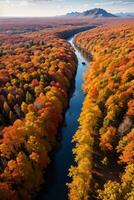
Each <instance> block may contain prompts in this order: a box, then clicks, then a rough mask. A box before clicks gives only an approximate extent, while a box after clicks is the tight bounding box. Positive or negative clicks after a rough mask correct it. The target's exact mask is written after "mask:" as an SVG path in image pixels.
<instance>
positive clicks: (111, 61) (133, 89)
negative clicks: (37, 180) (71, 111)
mask: <svg viewBox="0 0 134 200" xmlns="http://www.w3.org/2000/svg"><path fill="white" fill-rule="evenodd" d="M74 42H75V44H76V46H77V47H78V48H80V49H81V50H82V51H86V52H88V53H90V54H92V57H93V60H92V62H91V64H90V66H89V67H88V69H87V70H86V72H85V74H84V84H83V90H84V92H85V94H86V96H85V101H84V104H83V108H82V112H81V115H80V118H79V123H80V125H79V129H78V131H77V132H76V133H75V135H74V138H73V141H74V142H75V143H76V146H75V148H74V149H73V153H74V155H75V161H76V166H71V168H70V173H69V176H70V177H72V182H71V183H69V184H68V187H69V199H71V200H75V199H76V200H87V199H90V198H91V199H92V198H93V197H90V195H89V194H91V193H92V192H94V191H92V189H91V188H93V187H92V186H93V183H94V180H93V179H94V177H93V170H94V166H95V163H93V160H94V151H95V149H96V146H97V144H98V147H97V150H98V153H99V154H100V153H101V156H102V157H103V155H105V156H107V157H106V158H105V159H104V160H105V161H106V160H107V161H108V162H110V160H111V159H113V160H115V164H114V165H116V166H117V167H118V168H119V167H120V171H119V173H118V174H117V175H116V180H112V179H111V177H112V176H111V177H110V176H109V177H108V178H105V176H106V173H104V182H105V183H101V185H100V187H99V190H98V191H97V192H94V193H95V196H96V199H97V198H98V199H103V200H107V199H110V200H120V199H126V200H132V199H133V198H134V190H133V185H134V177H133V174H134V129H133V120H134V25H133V24H131V23H126V24H122V23H117V24H115V25H110V26H108V25H107V26H102V27H98V28H96V29H94V30H90V31H87V32H83V33H79V34H78V35H77V36H76V37H75V39H74ZM98 159H99V157H98ZM100 165H101V164H100ZM109 170H110V167H109ZM103 171H104V170H103ZM111 173H113V172H111ZM117 179H118V180H117ZM95 181H96V180H95ZM98 184H99V183H98ZM102 184H103V187H104V189H102Z"/></svg>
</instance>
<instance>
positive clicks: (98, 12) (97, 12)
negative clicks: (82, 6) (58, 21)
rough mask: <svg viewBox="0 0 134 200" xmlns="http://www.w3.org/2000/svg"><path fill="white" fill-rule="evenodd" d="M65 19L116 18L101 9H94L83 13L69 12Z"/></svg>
mask: <svg viewBox="0 0 134 200" xmlns="http://www.w3.org/2000/svg"><path fill="white" fill-rule="evenodd" d="M66 16H67V17H91V18H105V17H106V18H107V17H117V16H116V15H113V14H111V13H108V12H107V11H106V10H104V9H101V8H94V9H91V10H86V11H84V12H71V13H67V14H66Z"/></svg>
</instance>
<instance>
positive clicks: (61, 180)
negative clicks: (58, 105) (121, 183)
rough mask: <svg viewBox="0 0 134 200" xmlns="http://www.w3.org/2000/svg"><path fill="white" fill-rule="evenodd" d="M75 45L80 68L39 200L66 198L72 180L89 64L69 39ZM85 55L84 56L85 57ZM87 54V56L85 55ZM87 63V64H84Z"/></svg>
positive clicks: (71, 42) (60, 199) (73, 83)
mask: <svg viewBox="0 0 134 200" xmlns="http://www.w3.org/2000/svg"><path fill="white" fill-rule="evenodd" d="M68 41H69V42H70V44H71V45H72V46H73V47H74V49H75V53H76V56H77V59H78V68H77V72H76V76H75V79H74V80H73V82H72V88H71V91H70V101H69V106H68V109H67V111H66V113H65V117H64V123H63V126H62V127H61V130H60V138H59V143H58V145H57V148H56V150H55V151H54V156H53V159H52V162H51V164H50V165H49V167H48V169H47V172H46V174H45V182H46V183H45V185H44V187H43V188H42V190H41V192H40V193H39V194H38V196H37V200H55V199H56V200H66V199H67V187H66V183H67V182H69V181H70V179H69V177H68V176H67V175H68V169H69V167H70V165H73V164H74V159H73V155H72V148H73V147H74V144H73V143H72V142H71V141H72V137H73V135H74V133H75V132H76V130H77V128H78V121H77V120H78V117H79V114H80V112H81V107H82V102H83V100H84V94H83V91H82V88H81V86H82V82H83V78H82V77H83V72H84V71H85V69H86V67H87V66H88V60H89V56H87V55H86V54H85V52H83V53H82V54H81V53H80V51H79V50H78V49H77V48H76V47H75V46H74V44H73V38H70V39H69V40H68ZM83 56H84V57H83ZM85 56H86V57H85ZM82 62H84V63H85V65H83V64H82Z"/></svg>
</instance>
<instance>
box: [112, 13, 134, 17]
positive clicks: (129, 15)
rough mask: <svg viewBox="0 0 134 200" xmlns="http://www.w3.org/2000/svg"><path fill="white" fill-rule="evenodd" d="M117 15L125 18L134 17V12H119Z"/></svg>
mask: <svg viewBox="0 0 134 200" xmlns="http://www.w3.org/2000/svg"><path fill="white" fill-rule="evenodd" d="M116 16H118V17H123V18H126V17H127V18H131V17H132V18H133V17H134V13H117V14H116Z"/></svg>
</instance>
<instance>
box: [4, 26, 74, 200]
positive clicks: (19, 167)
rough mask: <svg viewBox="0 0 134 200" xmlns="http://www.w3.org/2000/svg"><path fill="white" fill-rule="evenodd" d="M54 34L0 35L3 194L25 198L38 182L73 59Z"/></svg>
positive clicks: (64, 98)
mask: <svg viewBox="0 0 134 200" xmlns="http://www.w3.org/2000/svg"><path fill="white" fill-rule="evenodd" d="M61 31H63V33H64V30H61ZM59 33H60V31H59V32H58V34H59ZM58 34H57V32H56V30H55V31H54V29H53V30H49V31H48V32H47V31H40V32H35V33H27V34H22V35H10V36H9V35H5V36H1V39H0V43H1V50H0V61H1V62H0V124H1V131H0V199H2V200H8V199H14V200H20V199H26V200H29V199H31V197H32V196H33V195H34V194H35V192H36V191H38V190H39V187H40V185H41V184H42V183H43V173H44V170H45V168H46V167H47V166H48V164H49V162H50V159H49V152H50V151H51V150H52V148H53V147H54V145H55V143H56V136H57V134H58V128H59V125H60V124H61V122H62V117H63V111H64V110H65V108H66V106H67V100H68V89H69V87H70V82H71V79H72V78H73V75H74V72H75V70H76V63H77V60H76V57H75V53H74V51H73V49H72V47H71V46H70V44H68V43H67V41H66V40H64V39H60V38H59V37H58V36H57V35H58Z"/></svg>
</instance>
